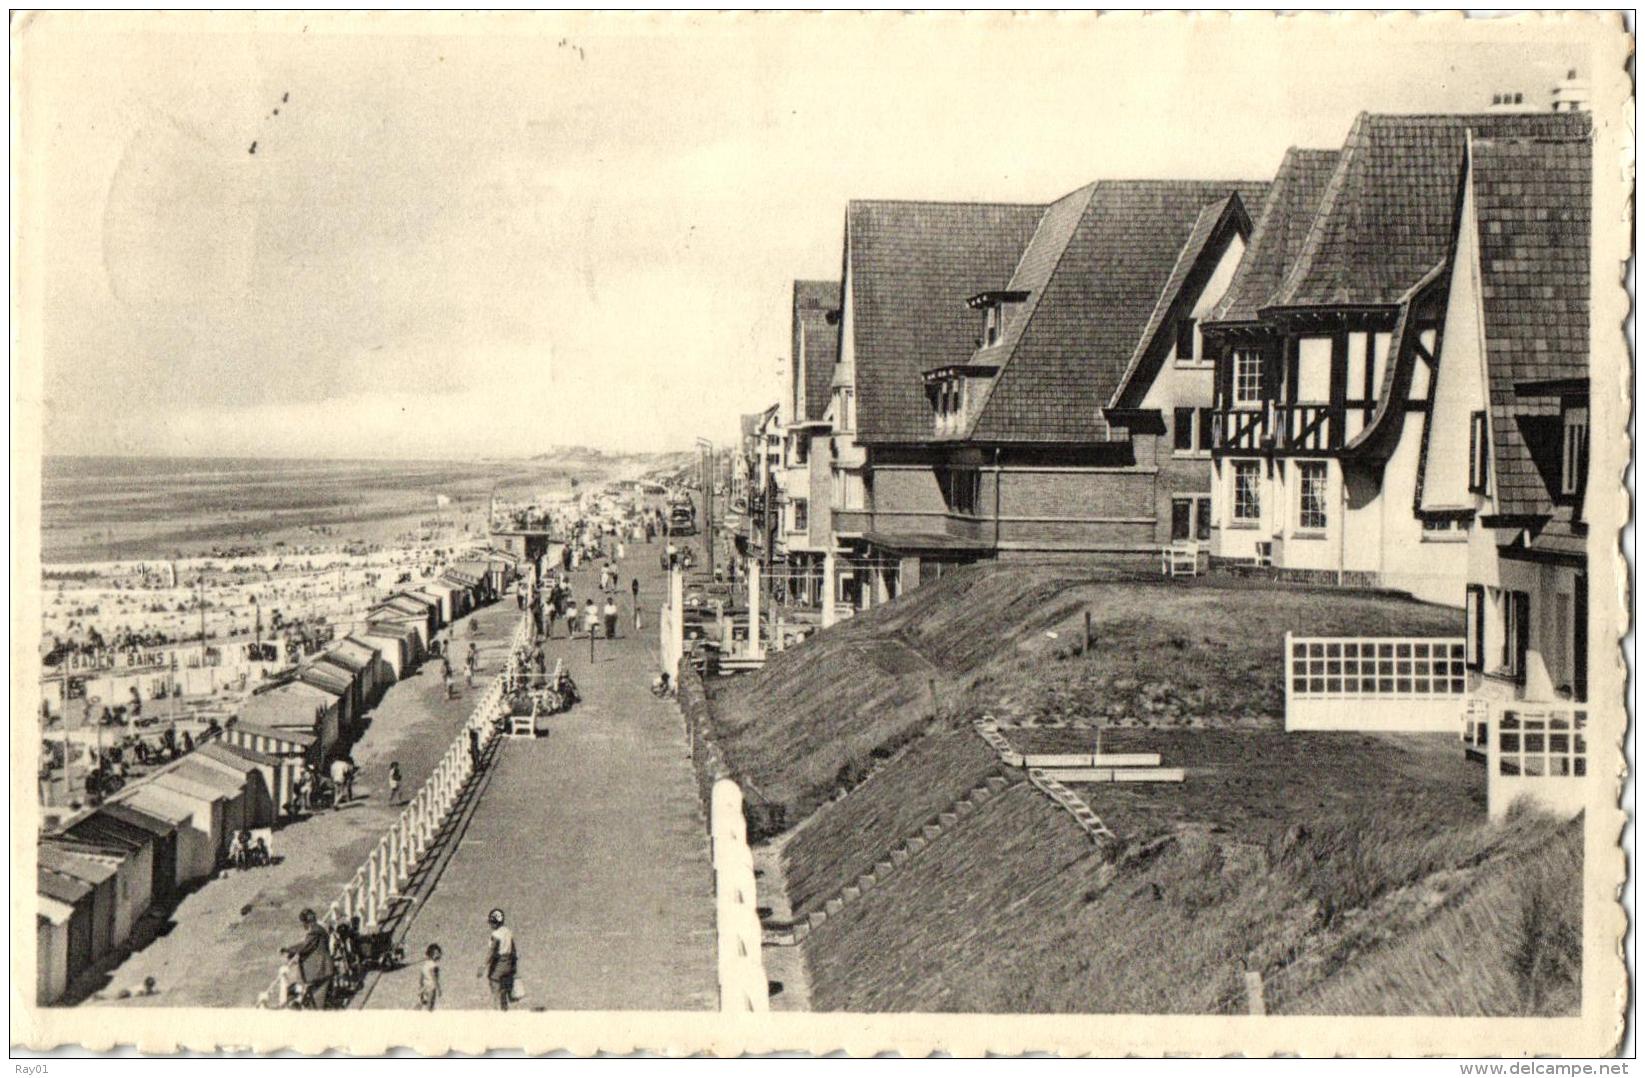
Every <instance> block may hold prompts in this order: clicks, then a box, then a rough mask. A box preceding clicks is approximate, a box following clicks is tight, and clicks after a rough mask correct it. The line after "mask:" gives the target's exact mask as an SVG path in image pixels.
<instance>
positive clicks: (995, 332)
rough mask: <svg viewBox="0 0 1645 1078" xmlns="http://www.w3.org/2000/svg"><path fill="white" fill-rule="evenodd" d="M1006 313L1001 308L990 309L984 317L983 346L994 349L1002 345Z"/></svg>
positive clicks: (985, 312)
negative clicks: (999, 344)
mask: <svg viewBox="0 0 1645 1078" xmlns="http://www.w3.org/2000/svg"><path fill="white" fill-rule="evenodd" d="M1004 322H1005V318H1004V312H1003V310H1002V309H1001V308H1000V307H999V306H997V305H996V306H993V307H989V308H988V309H987V310H985V311H984V312H983V316H982V346H983V347H984V348H992V347H993V346H994V345H996V344H998V343H1000V337H1001V336H1002V334H1003V327H1004Z"/></svg>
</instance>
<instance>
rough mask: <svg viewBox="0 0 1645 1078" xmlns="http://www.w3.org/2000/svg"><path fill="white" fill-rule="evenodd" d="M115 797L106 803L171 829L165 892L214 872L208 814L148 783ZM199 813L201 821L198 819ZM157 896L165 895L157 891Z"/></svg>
mask: <svg viewBox="0 0 1645 1078" xmlns="http://www.w3.org/2000/svg"><path fill="white" fill-rule="evenodd" d="M117 796H118V800H116V801H113V802H110V805H118V806H121V807H130V808H133V809H136V810H137V811H139V812H141V813H142V814H143V815H145V816H150V817H153V818H154V819H157V820H164V821H165V822H166V823H168V824H170V825H171V827H172V828H173V830H174V832H175V838H176V844H175V846H174V847H173V850H174V853H173V863H172V866H171V871H172V879H171V883H170V885H169V887H168V888H167V891H169V893H171V894H173V895H175V894H176V893H177V892H179V891H182V890H183V889H184V888H186V887H187V886H188V885H189V884H190V883H192V882H194V881H195V880H198V879H202V878H204V877H206V876H209V875H211V874H212V872H214V871H215V870H216V868H217V861H216V857H215V854H214V852H213V848H212V845H211V819H210V813H209V811H205V810H203V809H202V808H201V807H200V806H199V805H198V804H197V803H195V802H193V801H190V800H188V799H186V798H183V797H180V796H179V795H177V794H175V793H173V792H171V791H168V790H165V789H162V788H160V787H158V786H155V785H154V784H153V783H149V782H140V783H137V784H136V785H133V786H128V787H126V788H125V789H124V790H121V791H120V793H119V794H118V795H117ZM202 812H204V815H205V818H204V819H201V818H200V816H201V814H202ZM156 886H157V888H158V885H156ZM157 893H166V892H161V891H158V890H157Z"/></svg>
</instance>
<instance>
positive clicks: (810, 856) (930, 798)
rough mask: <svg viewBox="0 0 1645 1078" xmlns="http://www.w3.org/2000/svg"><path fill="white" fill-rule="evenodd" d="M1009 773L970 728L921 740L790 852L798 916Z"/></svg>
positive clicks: (821, 814) (788, 873)
mask: <svg viewBox="0 0 1645 1078" xmlns="http://www.w3.org/2000/svg"><path fill="white" fill-rule="evenodd" d="M1000 770H1001V767H1000V763H999V758H998V757H997V756H995V755H994V752H993V750H992V749H990V748H989V747H988V746H987V745H986V744H984V743H983V741H982V739H981V738H979V737H978V736H977V735H976V734H974V733H972V732H971V731H970V730H950V731H944V732H939V733H933V734H931V735H929V736H926V737H921V738H919V739H918V740H916V741H915V742H914V743H913V744H912V745H911V746H909V748H908V749H906V750H904V751H903V752H902V753H900V754H899V755H897V756H896V757H894V758H893V759H892V760H890V761H889V762H888V763H887V764H886V765H885V766H884V767H883V768H881V769H880V770H878V771H876V772H874V773H873V775H871V776H870V777H869V778H868V780H867V781H866V782H864V783H863V784H862V785H860V786H858V787H856V788H855V789H853V790H852V791H851V794H850V796H848V797H846V798H844V799H843V800H840V801H836V802H832V803H830V804H828V805H825V806H823V807H822V808H821V809H819V810H818V811H817V813H816V814H815V815H814V816H813V817H812V818H811V821H810V823H809V824H808V825H807V826H806V827H804V828H802V829H801V830H800V831H799V832H798V833H797V834H795V836H794V838H793V839H792V841H790V842H789V843H788V845H787V846H786V847H785V849H784V851H783V865H784V875H785V878H786V880H787V882H788V901H789V903H790V905H792V907H793V909H794V911H795V913H796V914H799V915H802V916H803V915H804V914H807V913H810V912H811V911H812V910H815V909H817V908H819V907H820V906H821V905H822V904H823V903H824V902H825V901H826V900H827V899H829V898H831V897H833V895H834V894H835V892H837V891H838V890H839V889H840V888H841V887H844V886H845V885H846V884H849V883H852V882H854V881H855V880H856V878H857V877H858V876H860V875H862V874H863V873H865V872H868V871H871V870H872V869H873V867H874V863H875V862H876V861H879V860H881V859H883V858H884V857H886V855H887V854H889V853H890V851H891V849H892V848H893V847H895V846H896V845H898V844H899V843H901V842H902V840H903V839H905V838H907V837H908V836H909V835H912V834H914V833H915V832H916V831H917V830H919V828H920V827H922V826H924V825H925V824H926V823H929V822H930V821H931V820H932V818H933V817H935V816H936V815H937V814H938V813H940V812H942V811H944V810H945V809H947V808H948V806H950V805H952V804H953V803H954V802H955V801H958V800H959V799H960V798H962V797H964V796H965V795H966V794H967V793H969V792H970V791H971V790H972V788H974V787H975V786H977V785H978V784H979V783H981V782H982V781H983V779H985V778H987V777H988V776H989V775H992V774H996V773H998V772H999V771H1000Z"/></svg>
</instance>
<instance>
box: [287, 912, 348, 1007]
mask: <svg viewBox="0 0 1645 1078" xmlns="http://www.w3.org/2000/svg"><path fill="white" fill-rule="evenodd" d="M297 922H298V923H299V924H301V925H302V926H303V938H302V941H301V942H299V943H297V944H294V945H293V946H292V947H290V948H289V950H290V951H291V953H292V955H293V957H294V958H295V959H296V964H297V983H298V984H299V985H300V986H301V987H302V991H303V997H304V999H305V1000H307V1001H309V1002H311V1003H312V1004H313V1005H314V1006H315V1007H318V1008H319V1009H321V1010H324V1009H325V1007H326V1003H327V1002H328V1000H329V998H330V995H331V978H332V976H333V975H334V974H335V972H336V970H335V968H334V967H333V966H332V964H331V939H330V937H329V936H328V935H327V933H326V930H325V929H324V928H322V927H321V926H320V919H319V918H318V917H316V916H314V911H313V910H304V911H303V912H302V913H300V914H298V915H297Z"/></svg>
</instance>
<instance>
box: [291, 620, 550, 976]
mask: <svg viewBox="0 0 1645 1078" xmlns="http://www.w3.org/2000/svg"><path fill="white" fill-rule="evenodd" d="M530 644H531V621H530V615H529V614H528V615H525V616H522V617H521V618H520V620H519V622H518V623H517V624H516V625H515V628H514V633H513V635H512V636H511V637H510V638H509V657H508V659H507V660H505V661H504V663H503V665H502V669H501V670H500V671H499V672H498V673H497V674H496V675H494V676H493V678H492V680H491V683H490V684H489V685H488V686H487V687H486V690H485V692H484V693H482V694H481V696H480V699H479V701H478V702H477V703H476V704H475V705H474V709H473V711H471V712H470V713H469V717H468V721H467V722H466V723H464V724H463V730H462V733H460V734H459V735H458V736H457V739H456V740H455V741H453V742H452V743H451V747H450V748H449V749H447V750H446V754H445V755H444V756H443V757H441V758H440V762H439V763H438V764H437V765H435V767H434V770H433V771H432V772H431V773H430V774H429V777H428V780H427V781H426V782H424V783H423V787H422V789H420V790H418V791H417V795H416V796H415V797H413V798H412V799H411V800H410V801H409V802H407V803H406V805H405V807H404V808H403V809H402V810H401V811H400V815H399V817H398V819H396V820H395V822H394V823H393V825H392V826H390V828H389V829H388V831H387V832H385V833H384V834H383V836H382V837H381V838H380V839H378V840H377V845H376V847H375V848H373V849H372V851H371V854H370V855H369V856H368V857H367V858H366V862H365V864H363V865H361V866H360V868H359V869H357V870H356V871H355V873H354V877H353V879H351V880H350V881H349V882H348V884H347V885H345V886H344V887H343V890H342V893H341V894H340V895H339V896H338V898H337V900H336V901H335V902H333V903H331V905H330V906H329V907H327V909H326V912H325V914H324V915H323V916H322V917H321V918H320V920H321V923H323V924H325V925H326V926H327V927H328V928H331V927H335V926H336V925H337V924H339V923H341V922H346V921H348V920H349V919H350V918H352V917H359V918H360V927H361V931H362V932H375V931H376V930H377V926H378V925H379V923H380V922H381V921H382V919H383V918H384V917H386V916H387V915H388V913H389V912H390V910H391V909H392V908H393V905H394V903H395V901H396V900H397V899H398V898H399V897H400V896H401V895H402V894H403V889H404V888H405V887H406V885H407V884H409V883H410V881H411V877H412V876H413V875H414V874H415V872H416V870H417V866H418V864H419V863H421V861H422V858H423V855H424V854H426V853H427V852H428V849H429V847H430V846H432V845H433V844H434V839H435V837H436V836H437V835H438V834H439V833H440V829H441V828H442V827H444V826H445V824H446V820H447V818H448V817H449V816H450V814H451V810H452V809H453V808H455V807H456V803H457V799H458V797H459V796H460V795H461V794H462V791H463V789H464V787H465V786H466V784H467V782H468V779H469V777H470V776H471V775H472V774H473V773H474V761H473V760H471V759H470V758H469V734H468V732H469V731H470V730H474V731H476V732H477V733H478V734H479V741H480V748H481V750H482V751H483V750H484V749H485V748H486V746H488V745H489V744H490V743H491V740H492V738H493V737H494V736H496V731H497V725H496V720H497V719H498V718H499V717H500V716H501V715H502V712H503V708H504V706H505V704H504V697H505V692H504V686H503V682H504V680H505V679H506V678H507V676H508V672H509V670H510V669H512V668H513V666H514V663H515V661H516V659H517V658H519V657H521V656H522V655H523V653H524V652H525V651H526V650H527V649H528V648H529V646H530ZM279 984H280V977H279V976H278V975H277V976H276V977H275V979H274V980H273V982H271V983H270V985H269V990H268V992H267V993H265V996H266V998H267V1000H268V1004H269V1006H271V1007H280V1006H283V1005H284V1001H283V1000H280V999H277V998H275V993H276V992H277V991H278V986H279Z"/></svg>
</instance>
